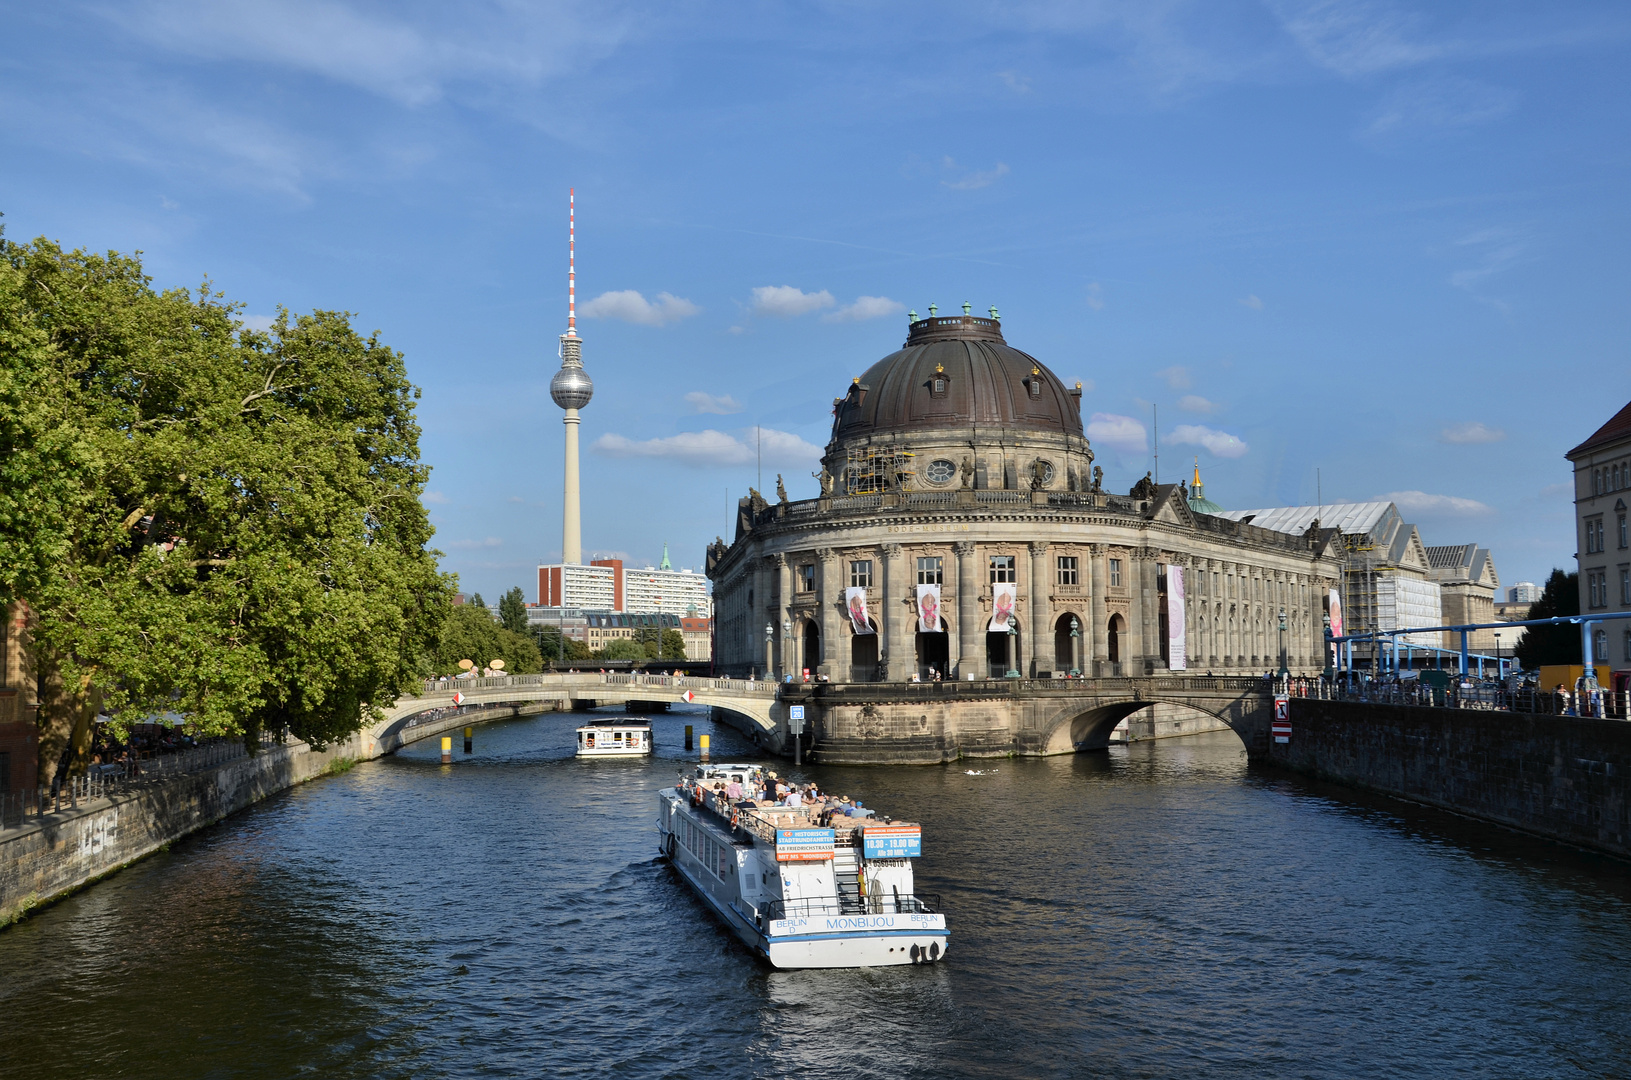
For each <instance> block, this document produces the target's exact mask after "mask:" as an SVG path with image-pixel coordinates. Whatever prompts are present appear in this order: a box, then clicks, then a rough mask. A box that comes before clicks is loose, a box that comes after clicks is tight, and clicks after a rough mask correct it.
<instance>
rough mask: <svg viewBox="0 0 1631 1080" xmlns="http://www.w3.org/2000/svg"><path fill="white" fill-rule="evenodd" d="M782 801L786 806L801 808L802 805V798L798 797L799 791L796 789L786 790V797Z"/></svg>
mask: <svg viewBox="0 0 1631 1080" xmlns="http://www.w3.org/2000/svg"><path fill="white" fill-rule="evenodd" d="M782 801H783V802H784V803H785V804H786V805H788V806H803V805H804V799H803V797H801V796H800V795H799V789H798V788H789V789H788V790H787V797H786V798H785V799H784V800H782Z"/></svg>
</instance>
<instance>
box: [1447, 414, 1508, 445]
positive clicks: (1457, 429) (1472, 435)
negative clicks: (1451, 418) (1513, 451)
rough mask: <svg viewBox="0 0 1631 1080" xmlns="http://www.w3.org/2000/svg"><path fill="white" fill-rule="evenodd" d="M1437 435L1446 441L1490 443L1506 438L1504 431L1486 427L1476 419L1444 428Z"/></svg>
mask: <svg viewBox="0 0 1631 1080" xmlns="http://www.w3.org/2000/svg"><path fill="white" fill-rule="evenodd" d="M1438 437H1439V439H1440V440H1441V441H1442V442H1447V443H1457V444H1465V443H1492V442H1500V441H1501V440H1502V439H1504V438H1506V432H1504V431H1502V430H1501V429H1500V428H1492V427H1486V426H1484V424H1483V423H1481V422H1480V421H1477V420H1469V421H1467V422H1466V423H1465V424H1456V425H1454V426H1453V427H1447V428H1445V429H1444V430H1443V431H1441V432H1439V433H1438Z"/></svg>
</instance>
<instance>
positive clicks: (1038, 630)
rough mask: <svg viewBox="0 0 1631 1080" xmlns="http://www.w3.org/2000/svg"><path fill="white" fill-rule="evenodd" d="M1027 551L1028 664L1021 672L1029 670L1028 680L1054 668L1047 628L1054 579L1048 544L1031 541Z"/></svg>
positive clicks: (1050, 631) (1050, 635)
mask: <svg viewBox="0 0 1631 1080" xmlns="http://www.w3.org/2000/svg"><path fill="white" fill-rule="evenodd" d="M1030 551H1031V583H1030V592H1031V595H1030V601H1031V662H1030V664H1029V665H1028V668H1026V669H1021V670H1029V671H1030V673H1031V677H1032V678H1035V677H1036V675H1037V672H1038V671H1039V670H1046V669H1051V668H1052V667H1053V666H1054V658H1053V633H1052V630H1051V627H1050V625H1049V623H1050V617H1051V615H1052V614H1053V611H1052V608H1051V607H1050V605H1049V603H1048V595H1049V594H1050V593H1051V592H1053V579H1052V577H1050V576H1049V574H1048V545H1047V543H1046V542H1044V541H1041V540H1033V541H1031V544H1030ZM1044 643H1046V647H1045V648H1044Z"/></svg>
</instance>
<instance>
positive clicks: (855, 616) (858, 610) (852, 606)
mask: <svg viewBox="0 0 1631 1080" xmlns="http://www.w3.org/2000/svg"><path fill="white" fill-rule="evenodd" d="M844 607H846V608H847V609H849V621H850V623H851V624H852V625H853V626H854V627H855V632H856V633H857V634H870V633H873V632H874V631H873V629H872V621H871V620H870V619H868V618H867V617H866V590H865V589H863V588H861V587H860V586H858V585H851V586H850V587H849V588H847V589H845V590H844Z"/></svg>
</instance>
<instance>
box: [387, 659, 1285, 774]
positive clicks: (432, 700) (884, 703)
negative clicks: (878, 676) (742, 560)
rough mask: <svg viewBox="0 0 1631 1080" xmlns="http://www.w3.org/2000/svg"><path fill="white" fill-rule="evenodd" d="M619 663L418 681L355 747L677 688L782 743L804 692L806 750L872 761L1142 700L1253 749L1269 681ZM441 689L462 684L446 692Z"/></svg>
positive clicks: (1263, 730) (1094, 723)
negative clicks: (706, 673)
mask: <svg viewBox="0 0 1631 1080" xmlns="http://www.w3.org/2000/svg"><path fill="white" fill-rule="evenodd" d="M780 689H781V690H782V691H783V693H781V694H780V695H778V694H777V690H778V687H777V685H776V684H774V683H768V682H762V681H751V680H746V679H709V678H698V677H694V676H668V675H639V674H635V675H625V674H599V673H590V674H543V675H515V676H503V677H499V678H491V679H461V680H458V681H457V682H456V683H455V682H451V681H449V682H430V683H426V684H425V688H424V690H423V691H422V692H421V693H420V694H419V695H418V696H416V697H406V698H401V699H399V700H398V701H397V702H396V703H395V704H394V705H393V706H392V707H391V708H390V709H389V710H388V711H387V713H386V717H385V720H384V721H382V722H381V723H379V724H376V725H374V726H373V727H372V728H370V729H368V730H367V731H365V732H363V734H362V738H361V743H362V745H361V747H360V749H361V751H362V753H363V756H366V757H374V756H377V755H379V754H388V753H391V752H392V751H395V750H397V749H399V748H401V747H403V746H406V745H408V744H409V743H413V742H417V741H419V740H420V739H426V738H430V737H432V736H435V735H441V734H444V733H446V732H448V731H452V730H455V729H458V728H460V727H463V726H464V725H466V724H472V723H481V722H484V721H487V720H494V719H498V718H501V717H505V716H520V715H526V714H528V713H535V712H546V711H568V710H582V709H591V708H597V707H599V706H602V705H626V704H628V703H630V702H633V703H636V704H640V703H650V704H664V705H667V704H676V703H680V702H689V703H691V704H696V705H705V706H709V707H710V708H712V709H714V710H716V715H717V716H718V718H719V719H721V720H723V721H724V722H726V723H729V724H731V725H732V726H733V727H736V728H737V729H739V730H740V731H742V732H743V734H745V735H747V736H748V737H749V738H751V739H753V740H754V742H756V743H758V744H760V745H761V746H763V747H765V748H766V749H767V750H769V751H770V752H772V753H789V752H790V748H791V745H792V743H791V736H790V735H789V733H788V728H787V716H788V711H787V710H788V706H791V705H802V706H804V710H805V716H806V723H807V725H808V726H807V735H806V739H807V740H808V742H807V745H809V746H810V748H811V758H812V760H814V761H817V762H822V763H827V764H841V763H849V764H884V763H920V764H928V763H933V762H942V761H951V760H955V759H957V758H959V757H1000V756H1007V755H1012V754H1019V755H1026V756H1039V755H1047V754H1069V753H1075V752H1077V751H1080V750H1099V749H1103V748H1104V747H1106V746H1107V745H1109V739H1110V732H1111V731H1112V730H1114V728H1115V727H1116V725H1117V724H1118V723H1120V722H1121V721H1122V720H1123V719H1125V718H1127V717H1129V716H1131V715H1132V714H1133V713H1136V712H1138V711H1139V710H1141V709H1145V708H1148V707H1149V706H1151V705H1169V706H1177V707H1181V708H1185V709H1193V710H1196V711H1198V712H1200V713H1203V714H1205V715H1207V716H1209V717H1213V718H1216V719H1217V720H1219V721H1221V722H1223V723H1224V724H1226V725H1228V726H1229V727H1230V728H1231V729H1233V730H1234V731H1235V733H1236V734H1237V735H1239V736H1240V739H1241V741H1242V742H1243V743H1244V744H1245V746H1246V750H1247V753H1248V754H1250V755H1251V756H1252V757H1254V758H1255V757H1259V756H1263V755H1266V754H1267V752H1268V746H1269V722H1270V720H1271V719H1272V717H1273V712H1274V695H1273V690H1272V688H1271V686H1270V685H1269V683H1267V682H1266V681H1265V680H1263V679H1261V678H1258V677H1251V676H1239V677H1231V676H1210V675H1206V676H1199V675H1157V676H1147V677H1143V678H1097V679H982V680H973V681H966V682H960V683H953V682H941V683H818V684H808V683H806V684H793V685H787V686H783V687H780ZM455 692H458V693H462V694H463V695H464V699H463V704H462V705H461V706H455V705H454V702H453V695H454V693H455Z"/></svg>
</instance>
